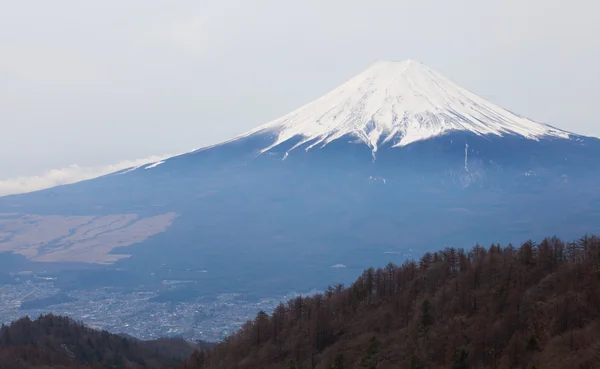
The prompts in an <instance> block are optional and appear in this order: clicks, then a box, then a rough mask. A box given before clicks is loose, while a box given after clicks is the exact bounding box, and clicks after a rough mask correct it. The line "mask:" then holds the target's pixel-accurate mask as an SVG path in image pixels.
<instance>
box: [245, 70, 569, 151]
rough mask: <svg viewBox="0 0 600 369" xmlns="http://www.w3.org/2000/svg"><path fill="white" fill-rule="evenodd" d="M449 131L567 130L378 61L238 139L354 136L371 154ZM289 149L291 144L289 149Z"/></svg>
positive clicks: (317, 142) (431, 74)
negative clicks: (266, 135)
mask: <svg viewBox="0 0 600 369" xmlns="http://www.w3.org/2000/svg"><path fill="white" fill-rule="evenodd" d="M451 131H469V132H472V133H475V134H477V135H497V136H504V135H518V136H522V137H524V138H527V139H532V140H537V139H539V138H541V137H544V136H553V137H561V138H569V133H568V132H566V131H562V130H559V129H556V128H554V127H551V126H548V125H545V124H541V123H536V122H534V121H532V120H529V119H527V118H524V117H521V116H518V115H516V114H513V113H511V112H509V111H507V110H505V109H503V108H500V107H499V106H497V105H494V104H492V103H490V102H488V101H486V100H484V99H482V98H481V97H479V96H477V95H475V94H474V93H472V92H470V91H467V90H466V89H464V88H462V87H460V86H458V85H457V84H455V83H454V82H452V81H450V80H449V79H447V78H445V77H444V76H442V75H440V74H439V73H437V72H435V71H433V70H431V69H430V68H428V67H427V66H425V65H424V64H422V63H421V62H418V61H415V60H405V61H401V62H391V61H382V62H377V63H375V64H374V65H372V66H371V67H369V68H368V69H367V70H365V71H364V72H362V73H361V74H359V75H358V76H356V77H354V78H352V79H350V80H349V81H347V82H346V83H344V84H342V85H341V86H339V87H337V88H336V89H334V90H332V91H330V92H329V93H327V94H326V95H324V96H322V97H321V98H319V99H317V100H314V101H312V102H310V103H308V104H306V105H304V106H302V107H301V108H299V109H297V110H295V111H293V112H291V113H289V114H287V115H285V116H283V117H281V118H279V119H276V120H274V121H272V122H269V123H267V124H265V125H262V126H260V127H258V128H256V129H254V130H252V131H250V132H248V133H246V134H244V135H243V136H249V135H251V134H254V133H259V132H261V133H273V134H275V135H276V137H277V138H276V140H275V142H273V143H272V144H271V145H270V146H268V147H265V148H264V149H263V150H262V152H265V151H268V150H270V149H272V148H273V147H275V146H277V145H279V144H281V143H283V142H285V141H287V140H290V139H291V138H300V141H299V143H298V144H296V145H295V146H294V147H293V148H296V147H298V146H300V145H303V144H306V146H305V147H306V150H309V149H311V148H313V147H320V146H323V145H327V144H328V143H330V142H331V141H334V140H336V139H339V138H341V137H344V136H348V135H350V136H355V137H356V138H357V139H358V140H360V141H362V142H364V143H365V144H367V145H368V146H369V147H370V148H371V149H372V151H373V154H374V155H375V152H376V151H377V148H378V146H381V145H382V144H390V145H391V146H392V147H400V146H405V145H408V144H410V143H412V142H415V141H420V140H424V139H428V138H431V137H435V136H439V135H443V134H445V133H449V132H451ZM293 148H292V149H293Z"/></svg>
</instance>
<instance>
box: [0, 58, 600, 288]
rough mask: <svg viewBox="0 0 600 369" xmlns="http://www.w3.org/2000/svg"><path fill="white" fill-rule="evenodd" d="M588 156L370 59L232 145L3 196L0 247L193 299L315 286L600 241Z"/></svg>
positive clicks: (435, 79) (592, 145)
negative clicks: (445, 261)
mask: <svg viewBox="0 0 600 369" xmlns="http://www.w3.org/2000/svg"><path fill="white" fill-rule="evenodd" d="M598 158H600V140H599V139H597V138H593V137H586V136H582V135H578V134H575V133H571V132H568V131H565V130H562V129H559V128H555V127H552V126H550V125H546V124H542V123H537V122H535V121H533V120H530V119H527V118H525V117H522V116H519V115H517V114H515V113H512V112H510V111H508V110H506V109H503V108H501V107H499V106H497V105H495V104H493V103H491V102H488V101H486V100H484V99H482V98H480V97H478V96H477V95H475V94H474V93H472V92H470V91H467V90H466V89H464V88H462V87H460V86H459V85H457V84H456V83H454V82H452V81H450V80H449V79H447V78H445V77H444V76H442V75H440V74H439V73H437V72H435V71H433V70H431V69H430V68H428V67H427V66H425V65H423V64H422V63H420V62H418V61H413V60H408V61H402V62H379V63H376V64H374V65H372V66H371V67H369V68H368V69H367V70H365V71H364V72H363V73H361V74H359V75H358V76H356V77H354V78H352V79H351V80H349V81H347V82H346V83H344V84H342V85H341V86H339V87H337V88H335V89H334V90H332V91H330V92H328V93H327V94H325V95H324V96H322V97H321V98H319V99H317V100H314V101H313V102H310V103H308V104H306V105H304V106H302V107H300V108H299V109H297V110H295V111H293V112H291V113H289V114H287V115H285V116H283V117H281V118H279V119H276V120H274V121H272V122H269V123H267V124H264V125H262V126H259V127H257V128H255V129H253V130H251V131H250V132H247V133H245V134H243V135H240V136H238V137H235V138H233V139H232V140H229V141H227V142H224V143H221V144H218V145H215V146H211V147H206V148H202V149H199V150H197V151H194V152H190V153H187V154H183V155H179V156H176V157H172V158H170V159H167V160H164V161H160V162H156V163H148V164H146V165H143V166H140V167H135V168H129V169H126V170H123V171H120V172H116V173H113V174H110V175H107V176H103V177H100V178H96V179H93V180H89V181H84V182H80V183H76V184H72V185H66V186H60V187H55V188H52V189H48V190H43V191H38V192H33V193H29V194H22V195H14V196H6V197H2V198H0V213H2V214H0V251H6V252H7V253H10V254H12V255H13V257H17V258H19V260H21V262H22V263H29V264H28V267H30V268H36V267H37V268H48V266H49V265H60V266H61V268H63V269H69V268H71V269H73V268H75V267H77V268H78V269H79V270H81V269H82V268H83V270H87V269H94V268H96V269H97V268H99V267H98V265H100V266H101V268H102V270H107V271H112V270H119V271H122V272H123V271H125V272H126V273H127V274H128V275H129V276H131V277H132V280H136V281H140V280H141V281H144V283H149V282H148V281H149V278H150V279H151V280H153V281H156V282H158V281H162V280H165V279H186V280H194V281H197V282H199V283H200V285H202V286H203V287H202V288H203V290H204V291H205V292H206V291H213V290H214V291H217V290H218V291H224V290H232V291H253V292H256V291H263V292H264V291H270V292H273V291H282V292H285V291H289V290H290V289H303V288H313V287H323V286H325V285H327V284H328V283H334V282H339V281H342V282H344V281H349V280H352V279H353V278H354V276H355V275H356V274H357V271H360V270H362V269H363V268H365V267H369V266H371V265H381V264H383V263H386V262H389V261H392V262H397V263H401V262H402V261H403V260H404V259H405V258H406V255H407V254H408V255H413V256H416V255H417V254H419V253H421V252H424V251H428V250H435V249H440V248H442V247H444V246H455V247H470V246H472V245H473V244H474V243H476V242H478V243H480V244H489V243H492V242H521V241H524V240H526V239H529V238H532V239H535V238H539V237H544V236H548V235H553V234H556V235H558V236H560V237H563V238H566V239H569V238H573V237H577V236H579V235H581V234H584V233H586V232H590V233H592V232H598V231H599V230H600V185H599V183H600V161H599V160H598ZM32 230H36V232H34V233H33V235H32V233H31V231H32ZM25 234H28V236H24V235H25ZM14 255H17V256H14ZM94 270H95V269H94ZM78 273H83V272H81V271H80V272H78ZM148 275H151V276H152V277H148Z"/></svg>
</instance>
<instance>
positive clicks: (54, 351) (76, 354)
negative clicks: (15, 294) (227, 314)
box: [0, 315, 195, 369]
mask: <svg viewBox="0 0 600 369" xmlns="http://www.w3.org/2000/svg"><path fill="white" fill-rule="evenodd" d="M194 350H195V348H194V346H193V345H192V344H190V343H188V342H185V341H183V340H177V339H160V340H155V341H138V340H135V339H131V338H124V337H121V336H118V335H115V334H110V333H108V332H106V331H97V330H94V329H91V328H88V327H86V326H84V325H83V324H81V323H78V322H76V321H74V320H72V319H70V318H66V317H59V316H54V315H44V316H40V317H39V318H38V319H36V320H31V319H29V318H28V317H25V318H22V319H20V320H18V321H16V322H14V323H12V324H10V325H8V326H4V325H3V326H2V328H1V329H0V369H26V368H38V369H42V368H64V369H66V368H69V369H70V368H167V367H172V366H174V365H175V364H177V363H179V362H181V361H182V360H183V359H185V358H186V357H188V356H189V355H190V354H191V353H193V352H194Z"/></svg>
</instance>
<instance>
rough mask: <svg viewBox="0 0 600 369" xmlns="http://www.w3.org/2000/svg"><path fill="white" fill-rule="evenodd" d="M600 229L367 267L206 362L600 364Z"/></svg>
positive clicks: (197, 356) (198, 363)
mask: <svg viewBox="0 0 600 369" xmlns="http://www.w3.org/2000/svg"><path fill="white" fill-rule="evenodd" d="M599 313H600V238H598V237H595V236H592V237H588V236H586V237H583V238H581V239H580V240H578V241H577V242H571V243H564V242H562V241H560V240H559V239H557V238H551V239H545V240H543V241H542V242H540V243H539V244H535V243H533V242H531V241H528V242H525V243H524V244H523V245H521V246H520V247H518V248H515V247H513V246H511V245H508V246H506V247H501V246H500V245H492V246H491V247H489V248H483V247H480V246H475V247H474V248H473V249H471V250H469V251H465V250H463V249H454V248H447V249H445V250H442V251H439V252H436V253H433V254H431V253H428V254H425V255H424V256H423V257H422V258H421V260H419V261H417V262H412V261H407V262H405V263H404V264H403V265H402V266H395V265H392V264H390V265H387V266H386V267H384V268H380V269H376V270H375V269H369V270H366V271H365V272H364V273H363V274H362V275H361V276H360V277H359V278H358V280H357V281H356V282H355V283H353V284H352V285H351V286H350V287H348V288H344V287H343V286H336V287H332V288H329V289H328V290H327V291H326V292H325V293H324V294H319V295H316V296H312V297H298V298H296V299H295V300H291V301H289V302H287V304H283V303H282V304H280V305H279V306H278V307H277V308H276V309H275V311H274V312H273V314H272V315H271V316H269V315H267V314H266V313H264V312H261V313H259V314H258V316H257V317H256V319H255V320H254V321H251V322H248V323H247V324H246V325H245V326H243V328H242V329H241V330H240V331H239V332H238V333H236V334H235V335H233V336H231V337H229V338H228V339H226V340H225V341H224V342H222V343H220V344H219V345H217V347H216V348H215V349H214V350H212V351H205V352H196V353H194V355H193V356H192V357H190V358H189V359H188V360H187V362H186V363H185V364H184V365H183V366H182V368H186V369H192V368H193V369H195V368H203V369H205V368H214V369H217V368H223V369H225V368H227V369H235V368H239V369H251V368H252V369H254V368H265V369H266V368H286V369H300V368H303V369H304V368H311V369H313V368H314V369H351V368H369V369H374V368H377V369H387V368H412V369H416V368H456V369H464V368H494V369H495V368H528V369H530V368H540V369H542V368H543V369H550V368H600V319H599V317H600V314H599Z"/></svg>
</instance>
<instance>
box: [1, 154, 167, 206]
mask: <svg viewBox="0 0 600 369" xmlns="http://www.w3.org/2000/svg"><path fill="white" fill-rule="evenodd" d="M171 156H172V155H164V156H150V157H147V158H143V159H137V160H123V161H120V162H118V163H116V164H110V165H104V166H98V167H81V166H79V165H76V164H74V165H70V166H68V167H66V168H60V169H52V170H49V171H47V172H46V173H44V174H42V175H38V176H31V177H15V178H8V179H4V180H0V196H5V195H12V194H18V193H25V192H31V191H37V190H42V189H45V188H50V187H54V186H58V185H64V184H70V183H75V182H79V181H84V180H86V179H92V178H96V177H100V176H103V175H105V174H110V173H113V172H117V171H119V170H123V169H127V168H135V167H141V166H144V165H145V164H149V166H150V165H151V164H152V163H157V162H160V161H161V160H164V159H166V158H168V157H171Z"/></svg>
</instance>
